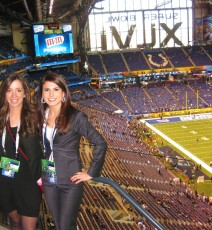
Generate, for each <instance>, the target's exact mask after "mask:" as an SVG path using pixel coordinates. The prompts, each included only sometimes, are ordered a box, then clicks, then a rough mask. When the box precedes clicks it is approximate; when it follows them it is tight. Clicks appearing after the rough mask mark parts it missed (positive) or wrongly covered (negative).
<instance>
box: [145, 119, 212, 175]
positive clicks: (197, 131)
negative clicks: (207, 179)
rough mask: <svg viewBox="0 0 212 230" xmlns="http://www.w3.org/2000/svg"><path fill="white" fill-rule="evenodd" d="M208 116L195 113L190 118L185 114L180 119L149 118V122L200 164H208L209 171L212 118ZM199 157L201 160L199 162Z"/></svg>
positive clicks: (211, 154)
mask: <svg viewBox="0 0 212 230" xmlns="http://www.w3.org/2000/svg"><path fill="white" fill-rule="evenodd" d="M200 116H201V118H200ZM186 118H187V119H186ZM204 118H206V119H204ZM207 118H208V116H206V117H203V116H202V115H195V116H194V117H190V118H189V116H184V117H178V119H176V118H164V120H158V119H154V122H150V120H147V122H148V124H149V125H148V126H149V127H150V128H151V129H153V130H154V131H155V132H156V133H158V134H159V135H160V136H162V137H163V138H164V139H166V140H167V141H168V142H170V143H171V144H172V145H174V146H175V147H176V148H178V149H179V150H180V151H181V152H183V153H185V154H186V155H187V156H188V157H189V158H191V159H193V160H194V161H196V162H197V163H198V164H199V163H201V161H202V162H203V163H204V164H206V169H207V171H209V172H211V171H212V168H211V167H210V162H212V119H211V118H209V119H207ZM155 121H157V122H155ZM198 159H199V160H200V161H199V162H198ZM204 164H203V165H204Z"/></svg>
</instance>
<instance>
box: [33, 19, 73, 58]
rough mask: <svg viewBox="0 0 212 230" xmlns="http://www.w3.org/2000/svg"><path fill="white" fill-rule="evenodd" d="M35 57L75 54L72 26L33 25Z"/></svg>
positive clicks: (55, 24)
mask: <svg viewBox="0 0 212 230" xmlns="http://www.w3.org/2000/svg"><path fill="white" fill-rule="evenodd" d="M33 36H34V47H35V56H36V57H38V56H46V55H57V54H68V53H73V35H72V27H71V25H70V24H57V23H54V24H53V23H52V24H39V25H33Z"/></svg>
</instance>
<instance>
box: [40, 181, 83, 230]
mask: <svg viewBox="0 0 212 230" xmlns="http://www.w3.org/2000/svg"><path fill="white" fill-rule="evenodd" d="M43 188H44V195H45V198H46V202H47V205H48V208H49V210H50V212H51V214H52V217H53V219H54V222H55V225H56V229H57V230H76V229H77V216H78V213H79V207H80V204H81V201H82V196H83V184H82V183H81V184H80V185H74V186H71V187H69V186H55V185H51V184H44V185H43Z"/></svg>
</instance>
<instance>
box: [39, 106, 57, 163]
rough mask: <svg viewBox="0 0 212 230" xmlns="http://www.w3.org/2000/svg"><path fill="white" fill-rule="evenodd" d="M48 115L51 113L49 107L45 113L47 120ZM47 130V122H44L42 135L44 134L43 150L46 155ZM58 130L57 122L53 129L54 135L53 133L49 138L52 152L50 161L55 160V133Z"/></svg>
mask: <svg viewBox="0 0 212 230" xmlns="http://www.w3.org/2000/svg"><path fill="white" fill-rule="evenodd" d="M48 115H49V109H48V110H47V111H46V113H45V120H47V118H48ZM46 130H47V124H46V123H43V130H42V136H43V150H44V157H45V155H46V139H47V137H46V133H47V132H46ZM56 132H57V129H56V128H55V124H54V126H53V131H52V135H51V138H50V140H49V143H50V149H51V154H50V156H49V161H54V157H53V140H54V137H55V134H56Z"/></svg>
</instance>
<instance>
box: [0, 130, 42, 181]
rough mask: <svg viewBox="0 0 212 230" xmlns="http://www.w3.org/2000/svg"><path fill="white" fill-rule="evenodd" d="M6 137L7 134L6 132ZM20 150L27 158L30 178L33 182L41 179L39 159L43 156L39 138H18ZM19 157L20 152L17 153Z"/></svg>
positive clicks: (0, 150) (33, 136)
mask: <svg viewBox="0 0 212 230" xmlns="http://www.w3.org/2000/svg"><path fill="white" fill-rule="evenodd" d="M7 135H8V132H7ZM20 142H21V150H22V151H23V152H24V154H25V155H26V156H27V158H28V164H29V168H30V172H26V173H31V176H32V178H33V179H34V180H36V181H37V180H38V179H39V178H40V177H41V159H42V156H43V152H42V146H41V142H40V137H39V136H37V135H29V136H27V137H20ZM1 143H2V136H0V156H3V148H2V145H1ZM19 154H20V155H21V152H20V151H19Z"/></svg>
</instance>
